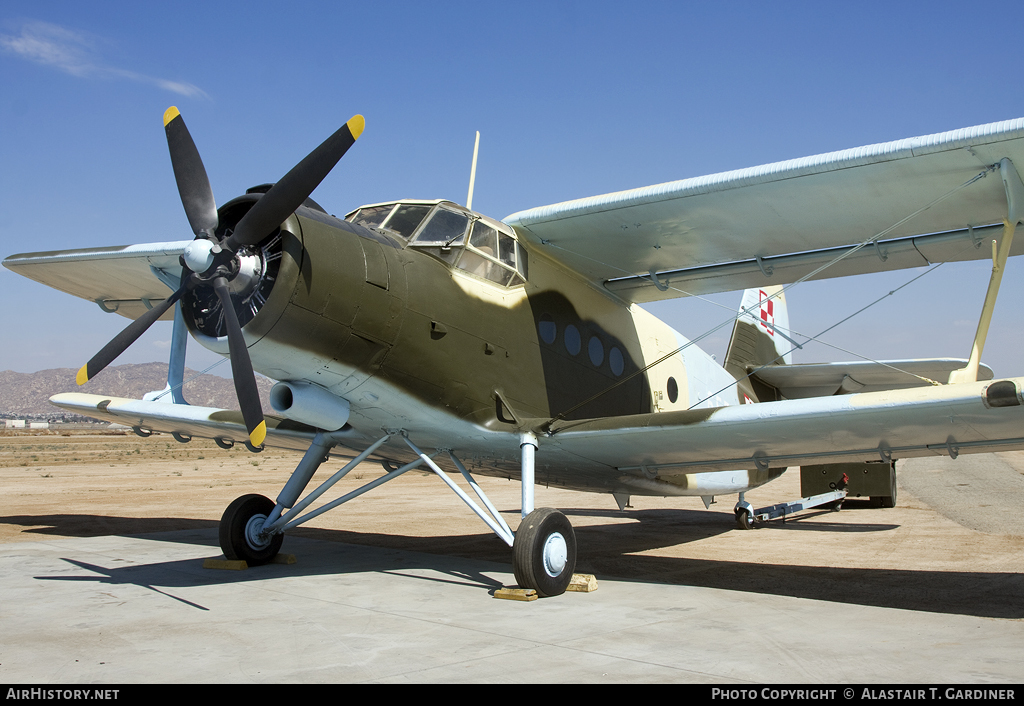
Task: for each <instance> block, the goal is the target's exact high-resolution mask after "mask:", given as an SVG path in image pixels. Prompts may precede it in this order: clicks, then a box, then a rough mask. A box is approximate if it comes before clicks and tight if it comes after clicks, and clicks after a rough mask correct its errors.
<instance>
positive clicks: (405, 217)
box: [381, 203, 431, 238]
mask: <svg viewBox="0 0 1024 706" xmlns="http://www.w3.org/2000/svg"><path fill="white" fill-rule="evenodd" d="M430 208H431V207H430V206H424V205H421V204H409V203H400V204H398V206H397V208H395V211H394V213H392V214H391V217H390V218H388V220H387V221H386V222H385V223H384V224H383V225H382V226H381V227H382V228H386V229H388V230H390V231H394V232H395V233H398V234H399V235H401V236H402V237H403V238H408V237H410V236H411V235H412V234H413V232H414V231H415V230H416V228H417V227H418V226H419V224H420V223H422V222H423V219H424V218H426V217H427V214H428V213H430Z"/></svg>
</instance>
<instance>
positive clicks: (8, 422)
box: [4, 419, 25, 429]
mask: <svg viewBox="0 0 1024 706" xmlns="http://www.w3.org/2000/svg"><path fill="white" fill-rule="evenodd" d="M24 428H25V420H24V419H5V420H4V429H24Z"/></svg>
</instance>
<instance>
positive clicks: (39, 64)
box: [0, 0, 1024, 375]
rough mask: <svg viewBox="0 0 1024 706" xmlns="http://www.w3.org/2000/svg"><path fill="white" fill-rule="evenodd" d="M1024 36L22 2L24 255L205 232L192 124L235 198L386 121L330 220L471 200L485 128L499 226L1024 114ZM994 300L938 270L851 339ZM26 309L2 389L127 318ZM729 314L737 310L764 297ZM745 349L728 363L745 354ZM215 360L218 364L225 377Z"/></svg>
mask: <svg viewBox="0 0 1024 706" xmlns="http://www.w3.org/2000/svg"><path fill="white" fill-rule="evenodd" d="M1022 21H1024V5H1022V4H1021V3H1019V2H1016V3H1013V2H976V3H972V4H970V5H967V4H964V3H941V2H929V3H871V2H863V3H855V4H850V3H842V4H839V3H823V2H814V3H764V2H760V3H742V2H720V3H703V2H702V3H697V2H693V3H689V2H669V3H660V2H633V3H629V4H628V5H627V4H626V3H601V2H546V3H540V2H538V3H523V2H501V3H498V2H435V3H423V2H413V3H401V2H386V1H384V2H375V3H342V2H335V3H302V2H293V3H288V4H284V3H279V2H244V3H233V2H213V3H211V2H201V3H192V2H178V3H174V4H170V5H168V4H165V3H164V4H156V3H128V2H89V3H81V2H73V3H72V2H39V1H38V0H36V1H34V2H20V1H19V0H6V1H5V2H4V3H3V5H2V6H0V87H2V90H0V165H2V169H0V256H4V257H5V256H7V255H10V254H13V253H16V252H25V251H38V250H57V249H63V248H79V247H88V246H98V245H118V244H127V243H141V242H150V241H161V240H177V239H184V238H189V237H191V233H190V231H189V229H188V223H187V221H186V219H185V216H184V214H183V212H182V208H181V203H180V201H179V200H178V196H177V193H176V190H175V186H174V178H173V174H172V172H171V167H170V162H169V159H168V156H167V146H166V141H165V137H164V132H163V129H162V122H161V117H162V115H163V112H164V110H165V109H166V108H167V107H168V106H169V105H177V106H178V107H179V108H180V109H181V112H182V115H183V116H184V117H185V119H186V121H187V123H188V125H189V128H190V130H191V132H192V134H193V136H194V138H195V140H196V143H197V145H198V147H199V150H200V152H201V154H202V155H203V159H204V162H205V164H206V168H207V170H208V172H209V175H210V180H211V182H212V184H213V189H214V193H215V195H216V197H217V200H218V203H223V202H224V201H227V200H228V199H230V198H232V197H233V196H236V195H238V194H240V193H242V192H243V191H244V190H245V189H246V188H247V187H248V186H252V185H254V184H258V183H262V182H267V181H274V180H276V179H277V178H279V177H280V176H282V175H283V174H284V173H285V172H286V171H287V170H288V169H289V168H291V166H292V165H293V164H294V163H295V162H297V161H298V160H299V159H300V158H301V157H302V156H304V155H305V154H306V153H307V152H308V151H309V150H310V149H312V148H313V147H314V146H316V145H317V144H318V143H319V142H320V141H321V140H322V139H323V138H324V137H326V136H327V135H329V134H330V133H331V132H333V131H334V130H335V129H336V128H337V127H338V126H339V125H341V124H342V123H343V122H345V121H346V120H347V119H348V118H349V117H350V116H351V115H353V114H355V113H362V114H364V115H365V116H366V121H367V127H366V132H365V133H364V134H363V136H362V138H361V139H360V140H359V143H358V144H357V145H356V146H355V147H354V148H353V149H352V150H351V151H350V152H349V154H348V155H347V156H346V157H345V159H344V160H343V161H342V162H341V164H340V165H339V166H338V167H337V168H336V169H335V170H334V172H333V173H332V174H331V175H330V176H328V178H327V179H326V180H325V181H324V182H323V184H321V186H320V187H319V188H318V189H317V191H316V192H314V194H313V197H314V198H315V199H316V200H317V201H319V202H320V203H322V204H323V205H324V206H325V207H326V208H327V209H328V210H329V211H331V212H332V213H337V214H342V213H345V212H347V211H349V210H351V209H352V208H354V207H356V206H358V205H360V204H362V203H370V202H376V201H383V200H388V199H397V198H442V197H443V198H451V199H453V200H456V201H459V202H462V201H464V200H465V195H466V188H467V183H468V175H469V163H470V157H471V154H472V144H473V143H472V141H473V134H474V131H475V130H479V131H480V132H481V135H482V137H481V148H480V164H479V168H478V173H477V185H476V191H475V196H474V208H475V209H477V210H479V211H482V212H484V213H487V214H490V215H493V216H495V217H497V218H501V217H503V216H505V215H508V214H510V213H513V212H515V211H518V210H521V209H524V208H529V207H532V206H539V205H543V204H548V203H554V202H558V201H563V200H566V199H571V198H578V197H584V196H590V195H594V194H600V193H606V192H609V191H616V190H620V189H627V188H632V187H638V186H645V185H648V184H654V183H659V182H664V181H671V180H675V179H682V178H686V177H691V176H699V175H703V174H710V173H715V172H720V171H724V170H728V169H735V168H741V167H747V166H752V165H757V164H763V163H766V162H773V161H778V160H782V159H789V158H794V157H801V156H805V155H810V154H817V153H821V152H827V151H832V150H837V149H843V148H847V147H855V146H859V145H864V144H872V143H876V142H883V141H887V140H893V139H898V138H902V137H909V136H914V135H923V134H929V133H934V132H940V131H944V130H951V129H955V128H959V127H965V126H969V125H976V124H981V123H987V122H993V121H997V120H1005V119H1009V118H1016V117H1020V116H1024V92H1021V91H1020V89H1019V66H1020V60H1019V50H1018V43H1017V42H1014V41H1012V38H1013V37H1014V36H1015V35H1013V34H1012V32H1011V31H1010V28H1015V27H1020V26H1022ZM866 207H870V206H869V205H866ZM1019 259H1020V258H1018V260H1019ZM1022 268H1024V263H1021V262H1018V261H1013V260H1011V263H1010V266H1009V269H1008V272H1007V275H1006V278H1005V279H1004V285H1003V293H1002V294H1001V296H1000V303H999V306H998V307H997V311H996V316H995V320H994V323H993V332H992V334H991V335H990V338H989V343H988V345H987V347H986V355H985V360H986V361H987V362H988V363H989V364H990V365H992V366H993V367H994V368H995V370H996V373H997V374H999V375H1014V374H1018V375H1019V374H1022V373H1024V361H1022V360H1021V357H1022V356H1021V354H1020V350H1021V348H1022V347H1024V346H1022V344H1024V334H1022V333H1021V326H1020V325H1019V318H1020V317H1019V315H1018V313H1017V309H1016V302H1018V301H1020V300H1021V299H1022V295H1024V272H1022ZM914 274H916V273H912V272H903V273H895V274H890V275H878V276H870V277H861V278H856V279H850V278H845V279H838V280H831V281H828V282H820V283H807V284H804V285H801V286H800V287H798V288H796V289H794V290H792V292H791V294H790V296H789V301H790V309H791V320H792V325H793V328H794V329H795V330H798V331H801V332H805V333H817V332H818V331H820V330H822V329H824V328H826V327H827V326H829V325H830V324H832V323H834V322H835V321H836V320H838V319H841V318H843V317H844V316H846V315H847V314H849V313H852V312H853V311H855V310H856V309H858V308H860V307H861V306H863V305H864V304H865V303H867V302H868V301H871V300H873V299H875V298H877V297H878V296H881V295H882V294H884V293H886V292H888V291H890V290H892V289H893V288H895V287H896V286H899V285H900V284H902V283H903V282H905V281H906V280H907V279H909V278H910V277H912V276H913V275H914ZM987 282H988V267H987V266H986V265H985V263H976V264H969V265H963V264H960V265H950V266H946V267H943V268H940V269H939V270H938V271H936V272H935V273H933V274H931V275H929V276H928V277H925V278H924V279H923V280H922V281H921V282H919V283H917V284H915V285H912V286H911V287H909V288H908V289H906V290H903V291H902V292H900V293H899V294H898V295H896V296H893V297H890V298H889V299H887V300H886V302H884V303H883V304H881V305H879V306H877V307H875V308H873V309H871V310H869V312H867V313H865V314H862V315H860V317H858V318H857V319H854V320H853V321H851V322H849V323H847V324H844V325H843V326H842V327H840V328H839V329H837V330H836V331H835V332H832V333H830V334H829V335H828V336H827V337H826V340H828V341H831V342H833V343H835V344H836V345H839V346H842V347H844V348H847V349H849V350H853V351H856V352H857V353H861V354H863V355H867V356H870V357H873V358H901V357H931V356H959V357H966V356H967V355H968V353H969V352H970V345H971V341H972V338H973V335H974V329H975V325H976V319H977V315H978V312H979V310H980V307H981V301H982V298H983V296H984V291H985V287H986V285H987ZM0 293H2V295H3V302H4V303H3V306H2V307H0V324H2V329H0V330H2V331H3V342H2V344H0V370H6V369H11V370H16V371H20V372H31V371H35V370H39V369H44V368H53V367H75V368H77V367H78V366H80V365H81V364H82V363H83V362H84V361H85V360H87V359H88V358H89V357H90V356H91V355H92V354H93V353H94V352H95V351H96V350H97V349H98V348H100V347H101V346H102V345H103V344H104V343H105V342H106V341H107V340H108V339H109V338H111V337H112V336H113V335H114V334H115V333H116V332H117V331H118V330H119V329H120V328H121V327H123V325H125V323H126V320H125V319H123V318H121V317H116V316H108V315H104V314H102V313H101V312H100V311H99V309H98V308H97V307H96V306H95V305H94V304H91V303H88V302H83V301H81V300H76V299H73V298H71V297H68V296H67V295H63V294H60V293H58V292H55V291H52V290H50V289H48V288H46V287H43V286H42V285H39V284H36V283H34V282H31V281H29V280H26V279H24V278H21V277H19V276H17V275H15V274H13V273H11V272H9V271H8V270H6V269H2V270H0ZM714 300H715V301H716V302H718V303H719V304H724V305H725V306H727V307H728V308H730V309H731V308H734V307H735V306H737V305H738V303H739V294H738V293H733V294H727V295H719V296H716V297H714ZM652 310H653V311H654V312H655V313H656V314H658V315H659V316H662V317H663V318H665V319H666V320H668V321H669V322H670V323H672V324H673V325H674V326H675V327H676V328H678V329H679V330H680V331H681V332H682V333H684V334H685V335H687V336H689V337H691V338H693V337H696V336H697V335H699V334H700V333H702V332H703V331H705V330H706V329H708V328H710V327H712V326H714V325H715V324H717V323H719V322H720V321H722V320H723V318H724V317H725V316H727V315H728V312H727V311H726V310H725V309H721V308H718V307H716V306H714V305H713V304H708V303H705V302H700V301H693V300H679V301H673V302H669V303H663V304H660V305H658V306H656V307H653V308H652ZM169 337H170V325H169V324H162V325H158V326H157V327H154V329H153V330H152V331H151V332H150V333H149V334H147V335H146V336H145V337H144V338H143V339H142V340H140V341H139V342H138V343H137V344H136V345H135V346H134V347H132V348H131V349H130V350H129V351H128V352H127V353H125V354H124V355H123V356H122V358H121V359H120V361H119V362H149V361H151V360H162V359H164V357H165V355H166V346H167V341H168V339H169ZM727 337H728V329H723V331H721V332H720V333H719V334H716V335H715V336H712V337H711V338H710V339H709V340H708V342H707V345H706V346H705V348H706V349H707V350H709V351H710V352H713V353H716V354H718V356H719V358H721V357H722V355H723V353H724V348H725V345H726V342H727ZM189 350H190V355H189V365H190V366H192V367H205V366H206V365H209V364H210V363H211V362H213V361H214V360H215V359H216V356H213V355H212V354H209V353H206V352H205V351H202V350H201V349H199V346H198V345H196V344H193V345H191V346H190V349H189ZM850 358H851V356H850V355H848V354H846V353H843V352H840V351H836V350H834V349H830V348H825V347H820V346H818V347H809V348H808V350H807V351H805V352H802V353H801V354H799V355H798V356H797V360H798V361H811V360H843V359H850ZM218 371H219V372H221V373H222V374H228V368H227V365H222V366H221V367H220V368H219V370H218Z"/></svg>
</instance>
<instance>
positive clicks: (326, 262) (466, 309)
mask: <svg viewBox="0 0 1024 706" xmlns="http://www.w3.org/2000/svg"><path fill="white" fill-rule="evenodd" d="M250 200H252V197H243V199H241V201H242V202H243V206H242V208H244V203H245V201H250ZM238 201H239V200H236V201H235V202H232V203H230V204H227V205H226V206H225V207H224V208H223V209H222V211H225V210H230V209H231V208H232V207H234V208H238V207H239V206H238ZM233 205H234V206H233ZM399 206H402V207H404V209H405V212H406V213H405V216H406V220H407V221H410V220H415V217H420V216H422V218H421V220H420V221H419V223H418V224H414V227H412V228H410V227H409V223H404V224H399V225H398V226H396V227H398V228H402V229H406V230H407V233H406V234H403V233H401V232H396V231H394V230H391V229H389V228H388V227H387V225H388V223H387V222H384V227H380V226H377V225H374V224H372V223H370V224H367V223H365V221H366V220H369V219H368V218H364V223H360V217H359V216H360V213H362V212H369V211H368V208H375V209H377V210H378V211H380V210H386V209H387V208H389V207H391V208H393V209H397V208H399ZM414 207H418V208H419V213H415V214H413V216H409V214H408V212H409V211H412V210H413V208H414ZM439 214H440V216H439ZM442 216H443V217H444V218H445V219H446V220H447V221H451V223H448V227H449V228H450V229H451V228H452V227H453V226H452V224H453V223H454V231H453V232H455V233H456V234H455V235H453V236H450V237H445V238H444V239H443V240H442V239H441V238H439V237H438V236H437V235H436V233H433V234H431V232H429V228H428V226H429V225H430V222H431V219H434V218H440V217H442ZM374 218H375V219H379V216H374ZM378 222H380V221H379V220H378ZM462 223H466V224H467V225H466V226H465V231H464V232H458V230H459V228H462V227H463V226H462V225H461V224H462ZM275 238H276V236H275ZM271 240H274V239H271ZM275 247H276V248H277V250H276V251H275V252H270V253H268V252H264V253H263V254H262V255H259V254H258V253H257V255H259V256H260V257H262V258H263V259H264V260H275V261H276V263H275V266H274V268H273V269H274V277H273V281H272V282H270V283H263V284H261V285H259V286H258V287H254V288H253V289H256V290H258V295H257V296H255V298H253V299H252V301H250V302H249V305H250V308H251V310H252V311H253V312H254V313H253V316H252V318H251V320H250V321H248V322H246V323H245V324H244V326H245V327H244V333H245V337H246V340H247V343H248V344H249V350H250V355H251V357H252V361H253V364H254V367H255V368H256V369H257V370H259V371H260V372H262V373H264V374H266V375H268V376H269V377H271V378H274V379H277V380H285V381H305V382H309V383H312V384H315V385H317V386H319V387H322V388H324V389H325V390H328V391H329V392H331V393H332V394H334V395H335V396H337V397H339V398H343V399H344V400H347V401H348V402H349V403H350V405H351V408H352V417H351V423H352V424H353V425H354V426H356V427H357V428H359V427H360V426H361V427H363V428H364V429H366V432H367V434H368V435H372V433H373V432H374V431H377V430H379V429H380V428H382V427H383V426H384V425H387V424H389V420H390V425H391V426H393V427H401V428H403V429H408V430H409V431H410V432H414V433H415V432H417V431H418V432H419V433H420V434H423V435H426V436H427V437H430V438H431V439H433V440H436V442H437V445H438V446H442V447H445V446H450V445H451V444H452V443H453V441H451V440H449V441H448V443H447V444H445V443H444V442H445V439H444V438H443V437H444V433H443V432H444V430H445V429H446V428H447V429H449V430H450V431H451V432H452V437H453V438H455V437H457V438H459V439H470V445H471V446H472V440H473V439H476V441H477V443H478V445H479V449H478V451H479V453H480V454H483V455H482V456H481V458H484V457H489V458H490V459H491V460H492V461H493V462H494V465H496V466H497V467H501V468H509V467H510V466H511V465H514V464H515V463H516V462H517V459H518V435H517V434H518V432H519V431H521V430H523V428H524V427H526V426H530V425H536V424H537V423H538V422H540V421H543V420H547V419H551V418H554V417H559V418H561V419H570V420H571V419H586V418H595V417H609V416H624V415H634V414H644V413H650V412H661V411H671V410H684V409H688V408H693V407H721V406H724V405H728V404H736V403H737V402H738V401H739V400H738V394H737V390H736V387H735V385H732V386H730V384H731V383H733V382H734V378H733V377H732V376H731V375H730V374H729V373H728V372H726V371H725V370H724V369H723V368H722V367H721V366H719V365H718V364H717V363H716V362H715V361H714V360H713V359H712V358H711V357H710V356H708V355H707V354H705V353H704V352H703V351H701V350H700V349H699V348H698V347H697V346H695V345H690V346H687V347H685V348H684V350H682V351H681V352H678V349H680V348H682V347H683V346H684V344H686V343H687V341H686V339H685V338H683V337H682V335H681V334H679V333H678V332H676V331H674V330H673V329H672V328H671V327H669V326H668V325H666V324H665V323H663V322H661V321H660V320H658V319H657V318H656V317H654V316H652V315H651V314H649V313H648V312H646V311H645V310H643V309H641V308H640V307H638V306H636V305H630V304H628V303H627V302H624V301H622V300H621V299H618V298H617V297H615V296H614V295H612V294H610V293H609V292H607V291H604V290H603V289H601V288H599V287H597V286H594V285H593V284H591V283H589V282H587V281H585V280H583V279H581V278H580V277H579V276H577V275H576V274H574V273H573V272H572V271H570V270H568V269H566V268H565V267H563V266H561V265H560V264H559V263H558V262H557V261H555V260H554V259H552V258H550V257H548V256H547V255H546V254H545V252H544V250H543V248H542V247H528V246H527V245H526V244H524V243H522V242H521V241H518V238H517V237H516V234H515V233H514V231H512V229H511V228H509V227H508V226H505V225H504V224H502V223H500V222H498V221H494V220H492V219H488V218H486V217H483V216H481V215H480V214H476V213H473V212H470V211H468V210H466V209H464V208H462V207H460V206H457V205H455V204H453V203H450V202H443V201H442V202H408V201H407V202H399V203H398V204H394V205H389V204H384V205H378V206H375V207H364V209H360V210H357V211H356V212H353V214H350V215H349V217H348V220H341V219H338V218H335V217H333V216H330V215H328V214H326V213H324V212H322V211H319V210H317V209H315V208H301V209H299V210H298V212H297V213H296V214H295V215H294V216H292V217H291V218H289V219H288V220H287V221H286V222H285V223H284V224H283V225H282V230H281V237H280V239H279V241H278V244H277V245H276V246H275ZM277 252H279V253H280V254H279V255H278V254H276V253H277ZM256 267H257V269H258V268H259V266H258V265H257V266H256ZM265 269H268V270H269V269H270V268H265ZM244 295H245V293H244V292H241V293H240V296H244ZM242 308H245V307H244V306H243V307H242ZM193 309H195V307H194V306H193ZM186 312H188V307H187V306H186ZM187 318H189V320H190V328H191V329H192V330H193V334H194V335H196V333H197V331H196V328H197V327H196V325H195V319H196V316H195V314H194V312H193V315H192V316H191V317H189V315H188V313H187ZM210 333H216V331H210ZM197 338H198V339H199V340H200V341H201V342H202V343H203V344H204V345H206V346H207V347H209V348H211V349H213V350H216V351H218V352H221V353H226V346H225V344H224V341H223V340H222V339H219V338H218V337H217V336H210V335H203V334H202V333H199V334H198V335H197ZM666 356H668V358H666V359H665V360H663V361H662V362H660V363H658V364H657V365H655V366H653V367H652V368H650V369H647V370H644V369H645V368H646V367H647V366H648V365H650V364H651V363H654V362H655V361H657V360H659V359H662V358H665V357H666ZM641 371H642V372H641ZM716 393H717V394H716ZM417 426H420V427H423V428H422V429H417ZM425 443H428V442H425ZM484 448H486V449H487V451H482V449H484ZM465 453H467V454H468V455H469V456H470V461H472V459H473V458H474V457H475V456H474V454H475V452H474V451H473V450H472V449H469V450H466V451H465ZM478 455H479V454H478ZM482 465H483V466H487V465H488V464H487V463H483V464H482ZM476 466H477V468H478V470H479V469H480V468H481V463H477V464H476ZM539 468H540V469H543V464H542V463H539ZM609 470H611V469H609ZM484 471H485V472H486V469H484ZM542 472H543V471H542ZM572 485H577V484H576V483H572Z"/></svg>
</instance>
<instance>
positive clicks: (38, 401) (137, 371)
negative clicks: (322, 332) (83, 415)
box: [0, 363, 274, 417]
mask: <svg viewBox="0 0 1024 706" xmlns="http://www.w3.org/2000/svg"><path fill="white" fill-rule="evenodd" d="M77 374H78V370H75V369H72V368H55V369H53V370H40V371H39V372H38V373H16V372H14V371H11V370H5V371H3V372H0V415H5V416H12V415H14V416H26V417H28V416H46V417H59V416H61V414H62V412H63V410H61V409H59V408H58V407H54V406H53V405H52V404H50V402H49V399H50V396H51V395H56V394H57V393H60V392H87V393H90V394H94V395H110V396H112V397H128V398H133V399H142V396H143V395H144V394H146V393H147V392H151V391H153V390H163V389H164V387H166V385H167V364H166V363H144V364H141V365H130V364H129V365H118V366H110V367H108V368H106V369H105V370H103V371H102V372H100V374H99V375H97V376H96V377H94V378H93V379H92V380H90V381H89V382H87V383H85V384H84V385H82V386H81V387H79V386H78V385H76V384H75V375H77ZM196 375H198V373H197V372H196V371H195V370H189V369H188V368H186V369H185V379H186V380H188V379H189V378H191V377H193V376H196ZM256 385H257V387H258V388H259V391H260V401H261V403H262V404H263V411H264V413H272V410H271V408H270V388H271V387H273V385H274V381H273V380H270V379H268V378H265V377H262V376H260V375H257V376H256ZM185 399H186V400H187V401H188V402H189V403H190V404H194V405H197V406H200V407H219V408H221V409H238V401H237V400H236V399H235V386H234V383H232V381H231V380H230V379H228V378H222V377H219V376H217V375H199V377H196V378H195V379H194V380H192V381H190V382H186V383H185Z"/></svg>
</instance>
